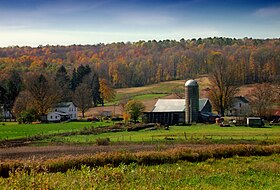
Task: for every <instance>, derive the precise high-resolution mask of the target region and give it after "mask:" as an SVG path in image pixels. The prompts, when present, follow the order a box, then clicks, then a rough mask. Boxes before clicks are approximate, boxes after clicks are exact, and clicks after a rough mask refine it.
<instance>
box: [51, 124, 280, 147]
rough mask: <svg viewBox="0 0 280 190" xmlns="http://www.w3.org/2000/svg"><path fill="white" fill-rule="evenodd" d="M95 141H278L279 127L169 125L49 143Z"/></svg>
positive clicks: (76, 137) (78, 136)
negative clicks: (103, 139)
mask: <svg viewBox="0 0 280 190" xmlns="http://www.w3.org/2000/svg"><path fill="white" fill-rule="evenodd" d="M98 138H110V141H111V142H123V141H125V142H161V141H167V140H169V141H170V142H172V141H186V140H187V141H195V140H210V141H213V142H217V143H222V142H231V141H234V140H249V141H264V140H271V141H273V142H275V143H277V142H280V127H277V126H274V127H271V128H251V127H227V128H222V127H219V126H217V125H214V124H213V125H204V124H197V125H193V126H171V127H170V129H169V130H164V129H162V130H152V131H145V130H142V131H130V132H128V131H123V132H109V133H102V134H98V135H75V136H68V137H63V138H61V137H52V138H51V139H49V141H52V142H56V141H57V142H68V143H69V142H74V143H94V142H95V141H96V139H98Z"/></svg>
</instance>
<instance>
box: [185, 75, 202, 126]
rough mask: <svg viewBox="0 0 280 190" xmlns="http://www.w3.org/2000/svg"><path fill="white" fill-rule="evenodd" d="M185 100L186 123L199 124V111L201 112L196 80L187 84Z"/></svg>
mask: <svg viewBox="0 0 280 190" xmlns="http://www.w3.org/2000/svg"><path fill="white" fill-rule="evenodd" d="M185 99H186V111H185V114H186V115H185V120H186V123H193V122H197V121H198V111H199V87H198V84H197V82H196V81H195V80H188V81H187V82H186V84H185Z"/></svg>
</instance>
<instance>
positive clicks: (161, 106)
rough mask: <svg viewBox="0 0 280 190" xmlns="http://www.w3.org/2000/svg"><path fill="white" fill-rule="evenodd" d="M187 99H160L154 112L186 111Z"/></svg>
mask: <svg viewBox="0 0 280 190" xmlns="http://www.w3.org/2000/svg"><path fill="white" fill-rule="evenodd" d="M184 111H185V99H159V100H158V101H157V103H156V105H155V107H154V109H153V110H152V112H184Z"/></svg>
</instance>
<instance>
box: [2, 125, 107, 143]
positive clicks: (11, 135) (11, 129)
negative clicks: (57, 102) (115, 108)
mask: <svg viewBox="0 0 280 190" xmlns="http://www.w3.org/2000/svg"><path fill="white" fill-rule="evenodd" d="M111 124H112V122H96V123H92V122H67V123H49V124H18V123H16V122H5V123H0V139H15V138H25V137H28V136H33V135H38V134H40V135H41V134H52V133H63V132H68V131H77V130H81V129H82V128H83V127H90V126H104V125H111Z"/></svg>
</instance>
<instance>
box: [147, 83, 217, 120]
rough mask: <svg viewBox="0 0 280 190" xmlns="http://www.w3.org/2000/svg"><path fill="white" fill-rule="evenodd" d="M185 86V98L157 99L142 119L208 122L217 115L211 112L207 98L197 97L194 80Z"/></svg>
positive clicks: (196, 86) (196, 87)
mask: <svg viewBox="0 0 280 190" xmlns="http://www.w3.org/2000/svg"><path fill="white" fill-rule="evenodd" d="M185 88H186V91H185V93H186V96H185V99H159V100H158V101H157V102H156V104H155V106H154V108H153V109H152V111H151V112H145V113H144V119H145V120H146V121H147V122H149V123H161V124H169V125H170V124H171V125H174V124H179V123H192V122H210V121H212V120H213V118H214V120H215V118H216V117H218V116H217V115H215V114H213V113H212V105H211V103H210V101H209V99H199V92H198V84H197V82H196V81H195V80H189V81H187V82H186V84H185ZM214 120H213V121H214Z"/></svg>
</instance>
